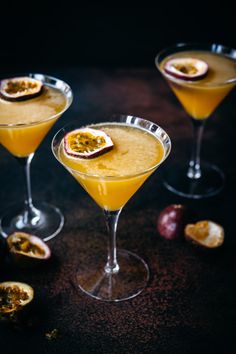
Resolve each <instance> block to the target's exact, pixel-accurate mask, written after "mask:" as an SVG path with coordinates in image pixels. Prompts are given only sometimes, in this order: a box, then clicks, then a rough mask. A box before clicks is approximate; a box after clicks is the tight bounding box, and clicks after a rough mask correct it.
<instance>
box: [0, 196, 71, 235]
mask: <svg viewBox="0 0 236 354" xmlns="http://www.w3.org/2000/svg"><path fill="white" fill-rule="evenodd" d="M29 220H30V222H29ZM63 225H64V216H63V215H62V213H61V211H60V210H59V209H58V208H56V207H55V206H53V205H50V204H47V203H44V202H35V203H34V207H33V215H32V216H30V217H29V215H28V214H27V210H24V208H23V206H22V204H20V203H17V204H14V205H12V206H11V207H10V208H9V209H7V210H6V211H5V213H4V214H3V215H2V217H1V220H0V233H1V235H2V236H3V237H7V236H8V235H10V234H12V233H13V232H17V231H20V232H27V233H30V234H33V235H36V236H38V237H40V238H41V239H43V240H44V241H49V240H51V239H52V238H53V237H55V236H56V235H57V234H58V233H59V232H60V231H61V229H62V227H63Z"/></svg>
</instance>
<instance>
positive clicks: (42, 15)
mask: <svg viewBox="0 0 236 354" xmlns="http://www.w3.org/2000/svg"><path fill="white" fill-rule="evenodd" d="M118 4H119V5H118ZM2 5H3V6H5V9H4V8H2V7H1V29H2V35H1V47H0V61H1V71H4V69H7V71H10V72H14V71H22V70H42V69H43V68H44V67H47V68H48V69H51V70H52V69H53V67H56V68H57V67H59V66H60V67H61V66H92V67H118V66H119V67H121V66H122V67H130V66H133V67H137V66H149V67H152V66H154V57H155V55H156V53H157V52H158V51H159V50H160V49H162V48H164V47H166V46H169V45H171V44H174V43H176V42H186V41H195V42H196V41H199V42H218V43H221V44H225V45H228V46H232V47H235V46H236V38H235V35H234V33H235V31H234V22H235V21H234V10H233V9H232V5H229V4H227V2H225V1H224V2H220V4H218V3H217V2H216V1H215V2H214V4H211V3H209V2H207V1H204V2H202V1H193V2H191V1H188V2H187V1H180V2H178V1H177V2H172V1H166V0H162V1H158V2H155V3H154V4H151V2H150V3H149V1H144V2H143V4H142V6H141V5H139V4H138V3H136V4H133V5H132V4H131V3H130V2H126V3H125V4H124V5H122V2H117V1H112V2H109V4H106V3H104V2H101V1H99V2H94V3H93V2H83V3H80V2H76V3H73V2H72V1H70V0H69V1H64V2H60V1H58V2H54V1H48V2H42V1H40V2H32V5H31V6H29V5H26V4H24V2H18V4H14V3H7V2H5V4H4V3H3V4H2Z"/></svg>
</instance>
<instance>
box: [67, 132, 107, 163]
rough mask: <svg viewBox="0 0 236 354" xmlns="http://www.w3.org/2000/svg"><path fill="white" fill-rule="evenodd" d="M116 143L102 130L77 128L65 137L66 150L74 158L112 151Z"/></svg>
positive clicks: (85, 157)
mask: <svg viewBox="0 0 236 354" xmlns="http://www.w3.org/2000/svg"><path fill="white" fill-rule="evenodd" d="M113 146H114V144H113V142H112V140H111V138H110V137H109V136H108V135H107V134H106V133H105V132H104V131H102V130H98V129H92V128H82V129H76V130H73V131H71V132H69V133H68V134H66V136H65V137H64V152H65V153H66V155H68V156H70V157H72V158H83V159H91V158H94V157H97V156H99V155H102V154H104V153H105V152H108V151H110V150H111V149H112V148H113Z"/></svg>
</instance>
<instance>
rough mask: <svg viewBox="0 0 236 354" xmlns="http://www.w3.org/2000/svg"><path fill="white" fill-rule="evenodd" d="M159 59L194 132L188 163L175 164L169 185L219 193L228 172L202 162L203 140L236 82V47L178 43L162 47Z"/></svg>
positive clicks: (201, 194)
mask: <svg viewBox="0 0 236 354" xmlns="http://www.w3.org/2000/svg"><path fill="white" fill-rule="evenodd" d="M155 63H156V66H157V68H158V69H159V71H160V72H161V73H162V75H163V76H164V77H165V79H166V80H167V82H168V84H169V85H170V87H171V89H172V91H173V92H174V94H175V95H176V97H177V98H178V100H179V102H180V103H181V105H182V106H183V108H184V109H185V111H186V112H187V113H188V115H189V117H190V118H191V121H192V125H193V136H194V139H193V147H192V154H191V158H190V161H189V163H188V166H184V164H183V163H181V162H180V163H176V164H175V165H174V166H172V171H171V173H168V172H167V173H166V177H165V186H166V187H167V188H168V189H169V190H170V191H172V192H174V193H176V194H178V195H181V196H184V197H188V198H194V199H199V198H205V197H208V196H212V195H215V194H217V193H219V192H220V191H221V189H222V188H223V185H224V174H223V173H222V171H221V170H220V169H219V168H218V167H217V166H214V165H212V164H209V163H204V162H201V160H200V150H201V140H202V135H203V130H204V124H205V122H206V121H207V119H208V118H209V117H210V115H211V114H212V113H213V112H214V111H215V109H216V108H217V107H218V105H219V104H220V103H221V102H222V100H223V99H224V98H225V97H226V96H227V95H228V93H229V92H230V91H231V90H232V89H233V88H234V87H235V85H236V50H235V49H232V48H227V47H225V46H223V45H219V44H191V43H190V44H188V43H187V44H177V45H176V46H173V47H170V48H166V49H164V50H163V51H161V52H160V53H159V54H158V55H157V57H156V60H155Z"/></svg>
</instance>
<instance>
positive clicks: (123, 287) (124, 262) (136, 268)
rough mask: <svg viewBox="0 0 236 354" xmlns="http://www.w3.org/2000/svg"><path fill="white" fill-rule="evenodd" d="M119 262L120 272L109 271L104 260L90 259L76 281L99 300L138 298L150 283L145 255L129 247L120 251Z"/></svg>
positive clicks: (83, 265)
mask: <svg viewBox="0 0 236 354" xmlns="http://www.w3.org/2000/svg"><path fill="white" fill-rule="evenodd" d="M100 261H101V263H100ZM117 261H118V264H119V270H118V272H117V273H115V274H114V273H113V274H108V273H106V271H105V269H104V268H105V267H104V262H102V260H99V259H98V258H97V257H91V258H90V257H88V258H86V260H83V262H82V264H80V268H79V270H78V273H77V274H76V284H77V285H78V286H79V288H80V289H81V290H82V291H83V292H85V293H86V294H87V295H90V296H92V297H93V298H95V299H98V300H103V301H115V302H118V301H123V300H128V299H132V298H134V297H135V296H137V295H138V294H140V293H141V292H142V291H143V289H144V288H145V287H146V285H147V282H148V280H149V269H148V266H147V264H146V263H145V261H144V260H143V259H142V258H140V257H139V256H137V255H136V254H134V253H132V252H129V251H126V250H118V251H117Z"/></svg>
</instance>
